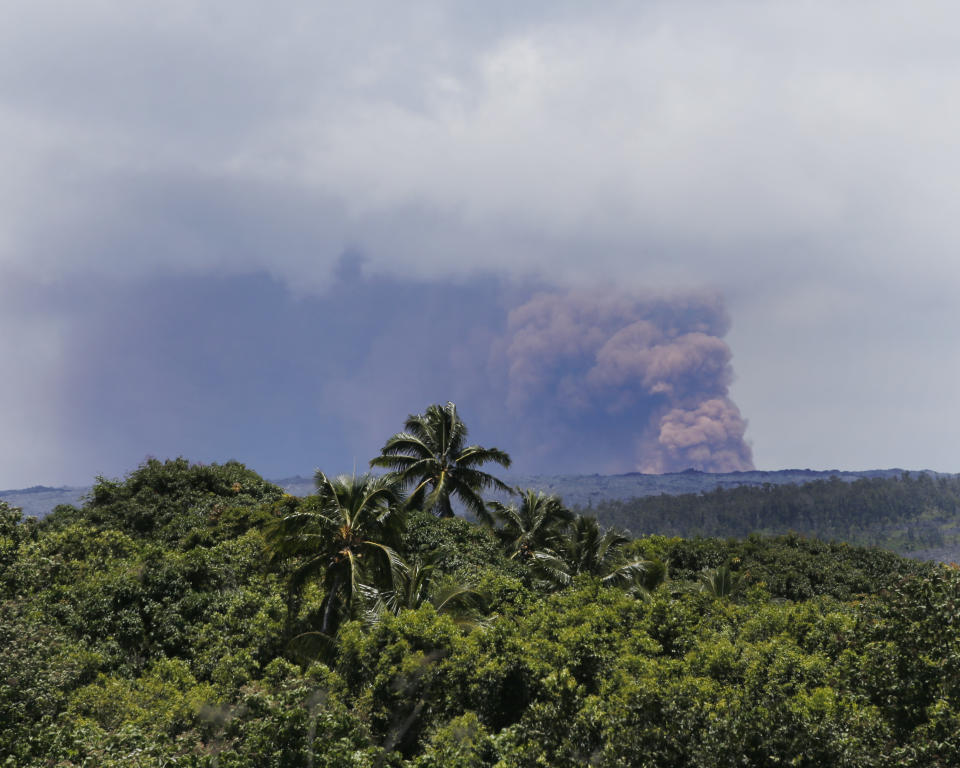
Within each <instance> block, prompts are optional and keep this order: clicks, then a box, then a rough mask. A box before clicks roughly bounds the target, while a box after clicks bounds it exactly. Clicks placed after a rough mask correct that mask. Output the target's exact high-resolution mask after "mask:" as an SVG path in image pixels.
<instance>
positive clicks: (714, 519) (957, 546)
mask: <svg viewBox="0 0 960 768" xmlns="http://www.w3.org/2000/svg"><path fill="white" fill-rule="evenodd" d="M583 511H585V512H589V514H592V515H595V516H596V518H597V519H598V520H599V521H600V522H602V523H603V524H605V525H614V526H619V527H622V528H626V529H629V530H631V531H633V532H634V533H644V532H656V533H661V534H665V535H672V536H723V537H737V538H742V537H745V536H747V535H749V534H750V533H754V532H760V533H768V534H776V533H788V532H791V531H792V532H796V533H800V534H804V535H807V536H816V537H819V538H821V539H828V540H829V539H834V540H837V541H846V542H850V543H857V544H865V545H871V546H880V547H885V548H887V549H892V550H895V551H898V552H900V553H903V554H914V555H918V556H926V557H931V558H936V559H941V560H946V561H954V560H960V476H957V475H939V476H932V475H929V474H926V473H917V474H910V473H904V474H902V475H900V476H899V477H892V478H882V477H877V478H862V479H860V480H856V481H854V482H852V483H851V482H844V481H842V480H839V479H836V478H834V479H830V480H818V481H815V482H812V483H804V484H803V485H794V484H788V485H772V484H769V485H764V486H762V487H760V488H751V487H740V488H727V489H724V488H718V489H716V490H714V491H708V492H704V493H697V494H681V495H676V496H667V495H659V496H648V497H644V498H634V499H630V500H625V501H618V500H606V501H600V502H597V503H596V504H594V505H592V506H590V507H587V508H584V510H583Z"/></svg>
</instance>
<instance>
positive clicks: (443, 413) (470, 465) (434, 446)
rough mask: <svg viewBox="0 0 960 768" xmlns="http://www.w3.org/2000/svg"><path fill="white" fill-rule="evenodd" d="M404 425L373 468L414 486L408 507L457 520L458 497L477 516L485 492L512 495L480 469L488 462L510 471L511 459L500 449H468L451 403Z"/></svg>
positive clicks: (506, 487)
mask: <svg viewBox="0 0 960 768" xmlns="http://www.w3.org/2000/svg"><path fill="white" fill-rule="evenodd" d="M404 426H405V430H406V431H404V432H400V433H398V434H396V435H394V436H393V437H391V438H390V439H389V440H387V442H386V445H384V446H383V448H382V449H381V451H380V456H377V457H376V458H375V459H373V460H372V461H371V462H370V466H372V467H384V468H386V469H389V470H391V471H392V472H394V473H396V475H397V477H398V478H399V480H400V483H401V485H403V486H404V487H409V486H410V485H413V486H414V487H413V490H412V491H411V492H410V497H409V502H408V503H409V505H410V506H412V507H417V506H419V507H422V508H423V509H426V510H432V511H433V512H434V513H435V514H436V515H437V516H438V517H453V506H452V504H451V499H452V498H453V497H456V498H458V499H459V500H460V501H461V502H462V503H463V504H464V505H465V506H466V507H467V509H469V510H470V511H471V512H473V513H474V514H475V515H477V516H478V517H479V516H482V515H483V514H484V511H485V510H484V503H483V499H482V498H481V497H480V493H481V492H482V491H485V490H487V489H489V488H496V489H498V490H501V491H505V492H509V491H510V487H509V486H508V485H506V483H503V482H501V481H500V480H498V479H497V478H495V477H494V476H493V475H490V474H487V473H486V472H483V471H481V470H480V469H478V467H480V466H482V465H483V464H487V463H489V462H493V463H495V464H499V465H500V466H502V467H509V466H510V456H509V455H508V454H507V453H505V452H504V451H501V450H499V449H498V448H483V447H482V446H479V445H466V438H467V427H466V425H465V424H464V423H463V422H462V421H461V420H460V417H459V416H458V415H457V406H455V405H454V404H453V403H450V402H448V403H447V404H446V405H431V406H430V407H429V408H427V410H426V411H425V412H424V413H422V414H417V415H411V416H409V417H408V418H407V421H406V424H405V425H404Z"/></svg>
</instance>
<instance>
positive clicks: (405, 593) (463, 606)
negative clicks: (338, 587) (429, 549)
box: [360, 559, 485, 628]
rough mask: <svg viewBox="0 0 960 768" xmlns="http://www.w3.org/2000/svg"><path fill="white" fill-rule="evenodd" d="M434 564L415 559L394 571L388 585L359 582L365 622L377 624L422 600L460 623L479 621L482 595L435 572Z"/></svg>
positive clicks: (415, 607) (410, 608)
mask: <svg viewBox="0 0 960 768" xmlns="http://www.w3.org/2000/svg"><path fill="white" fill-rule="evenodd" d="M436 568H437V564H436V563H435V562H434V561H433V560H431V559H428V560H427V561H423V560H415V561H414V562H413V563H412V564H409V565H408V566H407V567H406V568H405V569H404V570H402V571H401V572H400V573H399V574H398V576H397V579H396V580H395V581H394V585H393V588H392V589H388V590H383V589H377V588H376V587H374V586H362V587H361V588H360V591H361V594H362V595H363V599H364V603H365V605H366V609H365V611H364V620H365V621H366V622H367V624H368V625H376V624H379V623H380V621H381V620H382V618H383V617H384V616H385V615H386V614H393V615H394V616H396V615H397V614H399V613H400V612H401V611H403V610H416V609H417V608H419V607H420V606H422V605H424V604H425V603H430V604H431V605H433V607H434V609H435V610H436V612H437V613H440V614H444V615H447V616H450V617H451V618H452V619H453V621H454V623H456V624H457V625H458V626H460V627H464V628H473V627H475V626H478V625H479V624H481V623H482V620H481V616H482V611H483V606H484V604H485V596H484V595H483V594H482V593H481V592H479V591H478V590H476V589H473V588H472V587H470V586H468V585H466V584H465V583H463V582H462V581H460V580H458V579H456V578H455V577H453V576H451V575H449V574H438V572H437V570H436Z"/></svg>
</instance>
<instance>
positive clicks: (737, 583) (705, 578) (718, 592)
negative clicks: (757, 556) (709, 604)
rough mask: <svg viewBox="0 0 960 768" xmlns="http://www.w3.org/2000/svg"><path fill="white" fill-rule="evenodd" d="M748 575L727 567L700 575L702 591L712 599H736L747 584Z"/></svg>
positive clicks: (705, 571)
mask: <svg viewBox="0 0 960 768" xmlns="http://www.w3.org/2000/svg"><path fill="white" fill-rule="evenodd" d="M745 576H746V574H745V573H743V572H737V571H731V570H730V568H728V567H727V566H725V565H721V566H720V567H719V568H714V569H713V570H707V569H704V571H703V572H702V573H701V574H700V591H701V592H706V593H707V594H708V595H710V596H712V597H734V596H735V595H736V594H737V593H738V592H740V590H742V589H743V587H744V586H745V584H746V581H745Z"/></svg>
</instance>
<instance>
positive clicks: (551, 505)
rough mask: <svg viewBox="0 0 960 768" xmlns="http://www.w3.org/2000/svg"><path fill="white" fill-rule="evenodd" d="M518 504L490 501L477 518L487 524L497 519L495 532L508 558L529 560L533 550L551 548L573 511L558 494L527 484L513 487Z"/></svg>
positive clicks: (534, 553) (533, 552)
mask: <svg viewBox="0 0 960 768" xmlns="http://www.w3.org/2000/svg"><path fill="white" fill-rule="evenodd" d="M517 492H518V493H519V494H520V504H519V505H516V504H511V505H506V504H502V503H501V502H499V501H491V502H490V503H489V504H488V505H487V506H488V507H489V511H485V512H484V514H483V515H482V516H479V515H478V517H480V520H481V521H482V522H484V523H486V524H487V525H490V526H491V527H492V526H493V524H494V521H496V522H498V523H500V528H499V529H498V530H497V533H498V535H499V536H500V538H501V540H502V541H503V543H504V545H505V546H506V548H507V551H508V553H509V557H510V558H511V559H519V560H529V559H531V558H532V557H534V556H535V555H536V553H537V552H541V551H545V550H552V548H553V547H554V546H555V545H556V544H557V543H558V542H559V541H560V540H561V539H562V537H563V535H564V531H565V530H566V528H567V526H568V525H569V524H570V523H571V522H572V521H573V513H572V512H571V511H570V510H569V509H567V508H566V507H564V506H563V502H562V501H561V500H560V497H559V496H548V495H546V494H545V493H543V492H542V491H535V490H533V489H531V488H528V489H526V490H525V491H519V490H518V491H517Z"/></svg>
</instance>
